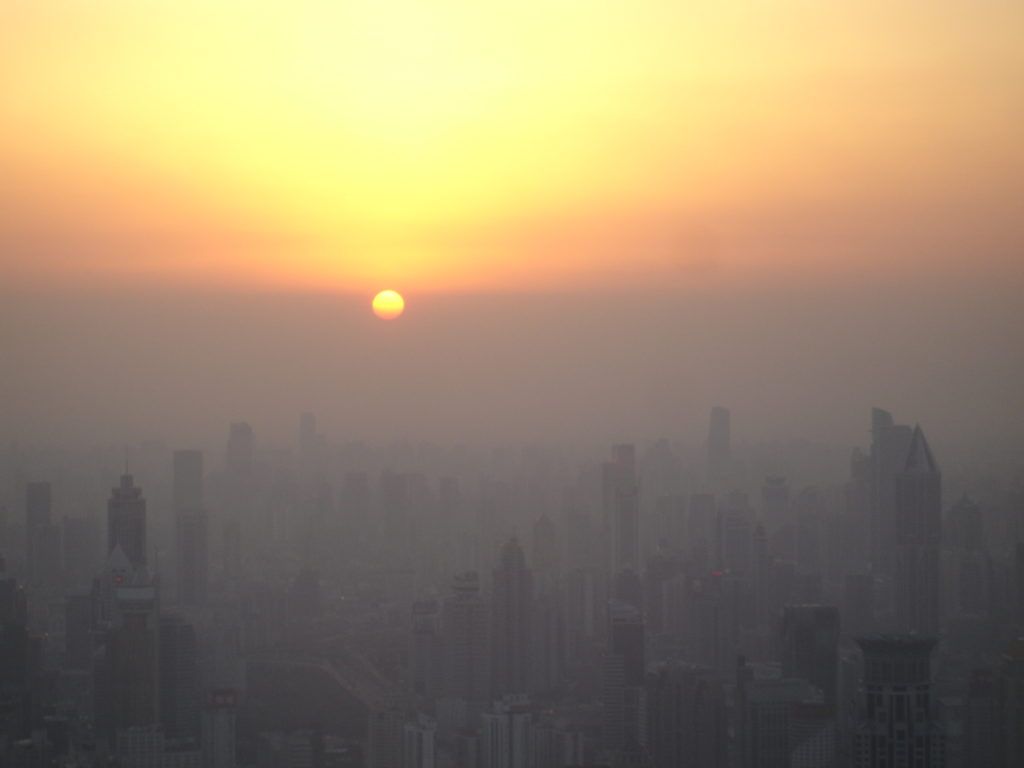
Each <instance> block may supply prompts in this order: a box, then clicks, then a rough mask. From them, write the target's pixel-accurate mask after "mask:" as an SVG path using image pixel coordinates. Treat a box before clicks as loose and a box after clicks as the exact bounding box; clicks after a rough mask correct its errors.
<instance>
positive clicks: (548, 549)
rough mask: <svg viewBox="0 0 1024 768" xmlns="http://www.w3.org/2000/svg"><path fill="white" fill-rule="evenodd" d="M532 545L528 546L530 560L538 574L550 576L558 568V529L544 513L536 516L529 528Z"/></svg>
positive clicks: (553, 574) (545, 576)
mask: <svg viewBox="0 0 1024 768" xmlns="http://www.w3.org/2000/svg"><path fill="white" fill-rule="evenodd" d="M531 534H532V537H533V545H532V547H531V548H530V555H531V557H530V562H531V564H532V565H533V570H534V572H535V573H537V574H538V576H541V577H543V578H551V577H553V576H555V575H556V574H557V572H558V570H559V565H560V561H561V558H560V557H559V537H558V530H557V529H556V528H555V524H554V522H552V520H551V518H550V517H548V516H547V515H546V514H545V515H541V516H540V517H538V518H537V521H536V522H535V523H534V524H533V528H532V530H531Z"/></svg>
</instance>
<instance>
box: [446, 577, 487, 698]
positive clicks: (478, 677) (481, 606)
mask: <svg viewBox="0 0 1024 768" xmlns="http://www.w3.org/2000/svg"><path fill="white" fill-rule="evenodd" d="M441 626H442V632H443V634H444V646H445V683H446V688H447V691H446V692H447V693H448V695H450V696H452V697H453V698H458V699H465V700H466V701H473V702H483V701H486V700H487V698H488V696H489V694H490V669H489V667H490V665H489V663H488V662H489V661H490V643H489V632H488V629H489V626H488V616H487V603H486V602H485V601H484V599H483V598H482V597H481V596H480V578H479V576H478V575H477V574H476V573H475V572H473V571H469V572H466V573H462V574H459V575H457V576H456V577H455V579H454V581H453V584H452V594H451V595H450V596H449V597H447V598H445V601H444V604H443V606H442V609H441Z"/></svg>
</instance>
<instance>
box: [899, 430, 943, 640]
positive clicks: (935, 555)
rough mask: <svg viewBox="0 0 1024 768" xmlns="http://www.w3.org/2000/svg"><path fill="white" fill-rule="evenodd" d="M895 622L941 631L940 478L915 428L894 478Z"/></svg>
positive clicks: (904, 626)
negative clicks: (903, 460) (902, 461)
mask: <svg viewBox="0 0 1024 768" xmlns="http://www.w3.org/2000/svg"><path fill="white" fill-rule="evenodd" d="M894 489H895V498H896V504H895V519H894V523H895V531H894V533H895V544H896V572H895V587H896V619H897V621H898V622H899V624H900V628H901V629H902V630H904V631H912V632H920V633H922V634H925V635H936V634H938V632H939V625H940V589H941V560H940V558H941V545H942V475H941V474H940V473H939V468H938V465H937V464H936V463H935V459H934V457H933V456H932V452H931V449H930V448H929V447H928V442H927V441H926V440H925V437H924V433H923V432H922V431H921V428H920V427H915V428H914V432H913V437H912V439H911V443H910V447H909V449H908V451H907V454H906V459H905V462H904V465H903V469H902V471H901V472H900V473H899V474H898V475H896V477H895V482H894Z"/></svg>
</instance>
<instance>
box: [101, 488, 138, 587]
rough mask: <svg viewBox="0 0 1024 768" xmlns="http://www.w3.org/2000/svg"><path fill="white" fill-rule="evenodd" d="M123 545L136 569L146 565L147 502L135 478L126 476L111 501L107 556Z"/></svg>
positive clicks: (114, 491)
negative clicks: (133, 479) (134, 480)
mask: <svg viewBox="0 0 1024 768" xmlns="http://www.w3.org/2000/svg"><path fill="white" fill-rule="evenodd" d="M117 546H120V547H121V549H122V550H124V553H125V554H126V555H127V556H128V560H129V561H130V562H131V564H132V566H134V567H136V568H138V567H140V566H144V565H145V564H146V499H145V498H144V497H143V496H142V489H141V488H139V487H137V486H136V485H135V483H134V482H133V481H132V476H131V475H122V476H121V484H120V485H119V486H118V487H116V488H114V489H112V490H111V493H110V501H108V502H107V553H108V554H109V553H110V552H112V551H113V550H114V548H115V547H117Z"/></svg>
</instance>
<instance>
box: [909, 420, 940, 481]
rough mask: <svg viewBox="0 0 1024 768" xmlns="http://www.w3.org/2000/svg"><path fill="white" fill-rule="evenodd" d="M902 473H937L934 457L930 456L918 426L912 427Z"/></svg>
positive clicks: (930, 452)
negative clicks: (912, 431) (911, 435)
mask: <svg viewBox="0 0 1024 768" xmlns="http://www.w3.org/2000/svg"><path fill="white" fill-rule="evenodd" d="M903 471H904V472H912V473H915V474H936V475H937V474H938V473H939V465H938V464H936V463H935V457H934V456H932V450H931V448H929V447H928V441H927V440H926V439H925V437H924V432H922V431H921V425H920V424H918V425H916V426H915V427H914V436H913V437H911V438H910V450H908V451H907V463H906V465H905V466H904V467H903Z"/></svg>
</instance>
